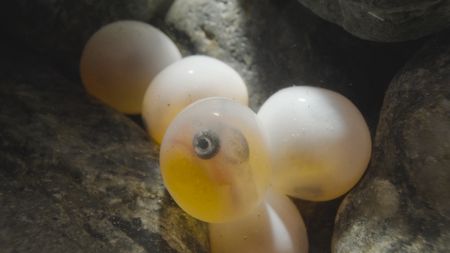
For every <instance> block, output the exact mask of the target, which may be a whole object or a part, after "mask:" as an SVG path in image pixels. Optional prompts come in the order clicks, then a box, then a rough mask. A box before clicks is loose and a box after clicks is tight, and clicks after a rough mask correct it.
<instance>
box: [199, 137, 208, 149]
mask: <svg viewBox="0 0 450 253" xmlns="http://www.w3.org/2000/svg"><path fill="white" fill-rule="evenodd" d="M198 147H199V148H201V149H208V147H209V141H208V139H206V138H201V139H200V140H199V141H198Z"/></svg>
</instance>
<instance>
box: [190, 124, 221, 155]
mask: <svg viewBox="0 0 450 253" xmlns="http://www.w3.org/2000/svg"><path fill="white" fill-rule="evenodd" d="M192 146H193V147H194V151H195V153H196V154H197V156H198V157H200V158H201V159H210V158H212V157H214V156H215V155H216V154H217V152H218V151H219V148H220V141H219V137H218V136H217V134H216V133H214V132H213V131H210V130H206V131H200V132H198V133H197V134H195V136H194V139H193V140H192Z"/></svg>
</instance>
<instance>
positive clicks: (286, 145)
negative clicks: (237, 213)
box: [258, 86, 371, 201]
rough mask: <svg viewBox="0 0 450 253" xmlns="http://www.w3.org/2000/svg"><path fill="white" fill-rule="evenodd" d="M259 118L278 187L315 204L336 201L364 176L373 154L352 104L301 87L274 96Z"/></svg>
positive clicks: (330, 93) (323, 91)
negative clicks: (335, 199) (316, 202)
mask: <svg viewBox="0 0 450 253" xmlns="http://www.w3.org/2000/svg"><path fill="white" fill-rule="evenodd" d="M258 118H259V119H260V120H261V122H262V124H263V127H264V129H265V130H266V132H267V136H268V140H269V148H270V152H271V155H272V160H273V185H274V188H276V189H277V190H279V191H280V192H283V193H285V194H287V195H290V196H293V197H297V198H302V199H306V200H312V201H325V200H330V199H334V198H336V197H338V196H340V195H342V194H344V193H346V192H347V191H349V190H350V189H351V188H352V187H353V186H354V185H355V184H356V183H357V182H358V181H359V179H360V178H361V177H362V175H363V174H364V171H365V170H366V167H367V165H368V163H369V159H370V155H371V138H370V133H369V129H368V127H367V124H366V122H365V120H364V118H363V116H362V115H361V113H360V112H359V111H358V109H357V108H356V107H355V105H353V103H352V102H350V100H348V99H347V98H345V97H344V96H342V95H340V94H338V93H336V92H333V91H330V90H326V89H322V88H316V87H308V86H297V87H295V86H294V87H290V88H285V89H282V90H280V91H278V92H277V93H275V94H274V95H272V96H271V97H270V98H269V99H268V100H267V101H266V102H265V103H264V104H263V105H262V107H261V108H260V110H259V112H258Z"/></svg>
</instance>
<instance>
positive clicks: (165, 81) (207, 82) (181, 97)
mask: <svg viewBox="0 0 450 253" xmlns="http://www.w3.org/2000/svg"><path fill="white" fill-rule="evenodd" d="M207 97H226V98H230V99H232V100H234V101H236V102H238V103H241V104H242V105H247V104H248V93H247V86H246V85H245V83H244V81H243V80H242V78H241V76H240V75H239V74H238V73H237V72H236V71H235V70H234V69H233V68H231V67H230V66H228V65H227V64H225V63H224V62H222V61H219V60H217V59H214V58H212V57H209V56H203V55H194V56H188V57H185V58H183V59H182V60H180V61H178V62H175V63H174V64H171V65H170V66H168V67H167V68H165V69H164V70H163V71H161V72H160V73H159V74H158V75H157V76H156V77H155V78H154V79H153V81H152V82H151V84H150V86H149V87H148V89H147V91H146V92H145V97H144V102H143V105H142V117H143V119H144V122H145V125H146V128H147V131H148V133H149V135H150V136H151V137H152V139H153V140H154V141H156V142H157V143H161V140H162V138H163V136H164V133H165V132H166V130H167V127H168V126H169V124H170V122H171V121H172V120H173V119H174V118H175V116H176V115H177V114H178V113H179V112H180V111H181V110H183V109H184V108H185V107H186V106H188V105H189V104H191V103H193V102H195V101H197V100H199V99H203V98H207Z"/></svg>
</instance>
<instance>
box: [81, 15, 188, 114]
mask: <svg viewBox="0 0 450 253" xmlns="http://www.w3.org/2000/svg"><path fill="white" fill-rule="evenodd" d="M179 59H181V54H180V51H179V50H178V48H177V47H176V46H175V44H174V43H173V42H172V41H171V40H170V39H169V37H167V36H166V35H165V34H164V33H162V32H161V31H160V30H158V29H156V28H155V27H153V26H151V25H149V24H146V23H142V22H138V21H117V22H114V23H111V24H109V25H106V26H104V27H102V28H101V29H100V30H98V31H97V32H96V33H95V34H94V35H92V37H91V38H90V39H89V41H88V42H87V44H86V46H85V48H84V50H83V54H82V56H81V62H80V72H81V79H82V81H83V84H84V86H85V88H86V90H87V91H88V93H89V94H91V95H92V96H94V97H96V98H97V99H99V100H100V101H102V102H104V103H106V104H108V105H110V106H111V107H113V108H115V109H116V110H118V111H121V112H124V113H130V114H133V113H140V112H141V108H142V99H143V97H144V93H145V90H146V89H147V87H148V85H149V84H150V81H151V80H152V79H153V77H154V76H155V75H156V74H157V73H158V72H159V71H161V70H162V69H163V68H164V67H166V66H167V65H169V64H171V63H173V62H175V61H177V60H179Z"/></svg>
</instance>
